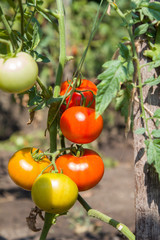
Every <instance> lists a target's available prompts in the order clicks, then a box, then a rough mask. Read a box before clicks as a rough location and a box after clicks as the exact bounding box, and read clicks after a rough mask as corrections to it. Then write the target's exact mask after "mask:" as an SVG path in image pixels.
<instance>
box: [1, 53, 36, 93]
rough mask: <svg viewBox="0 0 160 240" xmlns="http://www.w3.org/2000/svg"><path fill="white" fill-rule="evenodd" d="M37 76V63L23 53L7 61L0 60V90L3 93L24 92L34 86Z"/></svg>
mask: <svg viewBox="0 0 160 240" xmlns="http://www.w3.org/2000/svg"><path fill="white" fill-rule="evenodd" d="M37 76H38V66H37V63H36V62H35V60H34V59H33V58H32V56H31V55H29V54H27V53H25V52H19V53H17V55H16V56H15V57H11V58H8V59H7V60H5V59H3V58H1V59H0V89H1V90H3V91H5V92H9V93H21V92H24V91H26V90H28V89H30V88H31V87H32V86H33V85H34V83H35V81H36V79H37Z"/></svg>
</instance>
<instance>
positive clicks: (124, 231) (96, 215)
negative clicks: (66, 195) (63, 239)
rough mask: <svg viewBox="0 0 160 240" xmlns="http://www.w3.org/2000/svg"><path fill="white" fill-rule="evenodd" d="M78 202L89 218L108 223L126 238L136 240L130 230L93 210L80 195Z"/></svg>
mask: <svg viewBox="0 0 160 240" xmlns="http://www.w3.org/2000/svg"><path fill="white" fill-rule="evenodd" d="M78 201H79V202H80V204H81V205H82V206H83V207H84V209H85V210H86V211H87V213H88V216H90V217H94V218H97V219H99V220H101V221H103V222H105V223H108V224H109V225H111V226H113V227H114V228H116V229H117V230H118V231H119V232H121V233H122V234H123V235H124V236H126V237H127V238H128V239H129V240H135V235H134V234H133V233H132V232H131V231H130V230H129V228H128V227H127V226H126V225H124V224H122V223H120V222H118V221H116V220H114V219H113V218H111V217H109V216H107V215H105V214H103V213H101V212H99V211H97V210H95V209H93V208H91V207H90V206H89V205H88V203H87V202H86V201H85V200H84V199H83V198H82V197H81V196H80V195H78Z"/></svg>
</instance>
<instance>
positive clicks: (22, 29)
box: [18, 0, 24, 41]
mask: <svg viewBox="0 0 160 240" xmlns="http://www.w3.org/2000/svg"><path fill="white" fill-rule="evenodd" d="M18 3H19V9H20V13H21V35H22V39H23V36H24V12H23V6H22V0H18ZM22 41H23V40H22Z"/></svg>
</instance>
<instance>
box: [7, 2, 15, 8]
mask: <svg viewBox="0 0 160 240" xmlns="http://www.w3.org/2000/svg"><path fill="white" fill-rule="evenodd" d="M7 2H8V4H9V5H10V6H11V7H12V8H14V9H15V3H14V1H13V0H7Z"/></svg>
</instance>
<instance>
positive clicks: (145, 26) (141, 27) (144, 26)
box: [134, 23, 149, 37]
mask: <svg viewBox="0 0 160 240" xmlns="http://www.w3.org/2000/svg"><path fill="white" fill-rule="evenodd" d="M148 27H149V24H148V23H144V24H141V25H139V26H138V27H137V28H136V29H135V31H134V37H137V36H139V35H142V34H144V33H146V32H147V30H148Z"/></svg>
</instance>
